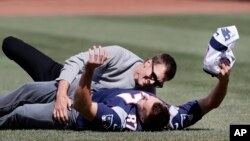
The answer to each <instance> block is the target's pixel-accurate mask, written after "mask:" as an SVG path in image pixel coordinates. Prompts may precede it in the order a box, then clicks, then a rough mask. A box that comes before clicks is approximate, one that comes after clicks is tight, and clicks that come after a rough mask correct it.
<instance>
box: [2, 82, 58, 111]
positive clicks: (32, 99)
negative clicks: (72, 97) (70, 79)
mask: <svg viewBox="0 0 250 141" xmlns="http://www.w3.org/2000/svg"><path fill="white" fill-rule="evenodd" d="M56 91H57V83H56V81H50V82H32V83H27V84H25V85H23V86H22V87H20V88H19V89H17V90H16V91H14V92H12V93H10V94H7V95H1V96H0V116H3V115H6V114H8V113H10V112H12V111H13V110H14V109H15V108H17V107H18V106H22V105H24V104H32V103H48V102H51V101H53V100H55V96H56Z"/></svg>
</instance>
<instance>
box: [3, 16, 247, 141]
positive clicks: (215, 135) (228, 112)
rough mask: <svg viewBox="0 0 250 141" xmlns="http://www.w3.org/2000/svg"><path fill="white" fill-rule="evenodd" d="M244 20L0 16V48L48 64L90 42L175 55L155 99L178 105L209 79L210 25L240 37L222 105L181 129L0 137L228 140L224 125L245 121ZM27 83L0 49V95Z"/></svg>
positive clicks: (207, 86)
mask: <svg viewBox="0 0 250 141" xmlns="http://www.w3.org/2000/svg"><path fill="white" fill-rule="evenodd" d="M249 24H250V16H249V14H238V15H236V14H235V15H232V14H230V15H229V14H228V15H225V14H224V15H178V16H133V17H111V16H110V17H98V16H96V17H88V16H83V17H81V16H75V17H0V44H2V40H3V39H4V37H6V36H10V35H12V36H16V37H18V38H21V39H23V40H24V41H26V42H28V43H30V44H32V45H33V46H35V47H37V48H38V49H39V50H41V51H43V52H45V53H46V54H48V55H49V56H51V57H52V58H53V59H55V60H57V61H59V62H61V63H63V61H64V60H65V59H67V58H68V57H70V56H71V55H73V54H76V53H78V52H80V51H85V50H87V49H88V48H89V47H91V46H92V45H103V46H104V45H113V44H118V45H121V46H123V47H125V48H127V49H129V50H131V51H133V52H135V53H136V54H138V55H139V56H141V57H142V58H144V59H146V58H147V57H148V56H151V55H154V54H156V53H161V52H168V53H170V54H172V56H174V57H175V58H176V61H177V64H178V71H177V75H176V77H175V79H174V80H172V81H170V82H167V83H166V84H165V86H164V88H163V89H157V92H158V95H159V96H160V97H161V98H162V99H164V100H166V101H168V102H169V103H172V104H175V105H179V104H182V103H184V102H186V101H188V100H191V99H197V98H201V97H203V96H206V95H207V94H208V92H209V91H210V90H211V88H212V87H213V86H214V84H215V83H216V79H215V78H212V77H211V76H209V75H207V74H206V73H204V72H203V71H202V65H203V64H202V61H203V55H204V52H205V49H206V47H207V43H208V41H209V39H210V37H211V35H212V34H213V33H214V32H215V30H216V28H217V27H221V26H227V25H236V26H237V27H238V30H239V33H240V40H239V42H238V44H237V46H236V48H235V49H234V53H235V56H236V58H237V60H236V63H235V66H234V68H233V70H232V73H231V79H230V84H229V89H228V95H227V96H226V98H225V100H224V101H223V103H222V104H221V106H220V107H219V108H218V109H216V110H214V111H212V112H210V113H209V114H208V115H206V116H205V117H203V119H202V120H201V121H199V122H198V123H197V124H195V125H194V126H191V127H190V128H188V129H187V130H183V131H165V132H154V133H152V132H142V133H141V132H135V133H132V132H125V133H119V132H115V133H110V132H108V133H105V132H104V133H103V132H90V131H82V132H75V131H54V130H14V131H12V130H4V131H0V141H1V140H6V141H8V140H9V141H11V140H19V141H27V140H32V141H36V140H45V141H51V140H69V141H75V140H119V141H123V140H127V141H131V140H176V141H180V140H188V141H193V140H209V141H210V140H214V141H217V140H229V126H230V124H250V109H249V107H250V88H249V80H250V75H249V74H248V72H249V71H250V61H249V53H250V47H249V45H250V40H249V39H250V28H249ZM28 81H32V80H31V79H30V78H29V76H28V75H27V74H26V73H25V72H24V71H23V70H21V69H20V68H19V67H18V66H17V65H16V64H15V63H13V62H12V61H10V60H8V59H7V58H6V57H5V56H4V55H3V53H2V51H1V52H0V94H4V93H7V92H8V91H11V90H14V89H16V88H17V87H19V86H21V85H22V84H24V83H25V82H28Z"/></svg>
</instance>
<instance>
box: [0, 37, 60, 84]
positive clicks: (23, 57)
mask: <svg viewBox="0 0 250 141" xmlns="http://www.w3.org/2000/svg"><path fill="white" fill-rule="evenodd" d="M2 50H3V52H4V53H5V55H6V56H7V57H8V58H9V59H11V60H13V61H15V62H16V63H17V64H18V65H19V66H21V67H22V68H23V69H24V70H25V71H26V72H27V73H28V74H29V75H30V76H31V78H32V79H33V80H34V81H51V80H55V79H56V78H57V77H58V76H59V74H60V70H61V69H62V67H63V65H62V64H59V63H57V62H55V61H54V60H52V59H51V58H50V57H48V56H46V55H45V54H43V53H42V52H40V51H38V50H37V49H35V48H34V47H32V46H31V45H29V44H27V43H25V42H23V41H22V40H19V39H17V38H15V37H11V36H10V37H7V38H5V39H4V40H3V45H2Z"/></svg>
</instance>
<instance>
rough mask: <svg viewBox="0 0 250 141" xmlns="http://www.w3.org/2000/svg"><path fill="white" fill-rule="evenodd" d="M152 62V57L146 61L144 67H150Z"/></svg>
mask: <svg viewBox="0 0 250 141" xmlns="http://www.w3.org/2000/svg"><path fill="white" fill-rule="evenodd" d="M151 64H152V59H147V60H145V61H144V67H148V66H150V65H151Z"/></svg>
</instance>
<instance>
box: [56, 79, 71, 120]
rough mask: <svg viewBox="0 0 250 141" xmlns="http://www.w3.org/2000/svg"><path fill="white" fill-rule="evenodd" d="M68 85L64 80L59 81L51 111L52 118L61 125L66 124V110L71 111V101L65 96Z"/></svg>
mask: <svg viewBox="0 0 250 141" xmlns="http://www.w3.org/2000/svg"><path fill="white" fill-rule="evenodd" d="M68 87H69V83H68V82H67V81H65V80H61V81H60V82H59V84H58V90H57V95H56V102H55V107H54V111H53V117H54V119H55V120H56V121H58V122H59V123H62V124H66V123H67V122H68V110H71V109H70V108H71V104H72V101H71V99H69V97H68V95H67V90H68Z"/></svg>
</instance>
